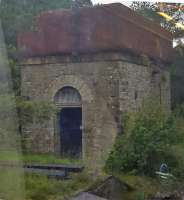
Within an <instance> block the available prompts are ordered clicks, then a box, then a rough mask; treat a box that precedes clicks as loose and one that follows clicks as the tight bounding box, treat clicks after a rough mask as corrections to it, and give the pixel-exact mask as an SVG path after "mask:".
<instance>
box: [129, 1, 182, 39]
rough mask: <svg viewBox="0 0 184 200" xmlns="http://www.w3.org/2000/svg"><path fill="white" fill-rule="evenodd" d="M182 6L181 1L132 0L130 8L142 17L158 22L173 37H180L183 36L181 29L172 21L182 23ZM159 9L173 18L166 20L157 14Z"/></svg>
mask: <svg viewBox="0 0 184 200" xmlns="http://www.w3.org/2000/svg"><path fill="white" fill-rule="evenodd" d="M182 6H183V4H182V3H150V2H133V3H132V5H131V8H132V9H133V10H135V11H136V12H138V13H139V14H141V15H143V16H144V17H146V18H148V19H150V20H152V21H154V22H156V23H157V24H160V25H161V26H162V27H163V28H165V29H166V30H168V31H170V32H171V33H173V34H174V37H181V36H183V30H181V29H179V28H177V27H176V26H175V23H174V22H180V23H182V21H183V13H184V10H183V9H182ZM180 8H181V9H180ZM161 11H162V12H164V13H166V14H168V15H169V16H171V17H172V18H173V20H171V21H167V20H165V19H164V18H162V17H161V16H159V15H158V13H157V12H161Z"/></svg>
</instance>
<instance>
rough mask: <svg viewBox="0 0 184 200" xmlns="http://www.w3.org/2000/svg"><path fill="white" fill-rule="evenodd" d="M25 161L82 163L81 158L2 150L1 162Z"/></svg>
mask: <svg viewBox="0 0 184 200" xmlns="http://www.w3.org/2000/svg"><path fill="white" fill-rule="evenodd" d="M1 161H3V162H19V161H20V162H23V163H39V164H66V165H69V164H82V160H81V159H72V158H61V157H57V156H55V155H52V154H32V153H26V154H21V153H20V154H18V153H17V152H13V151H1V152H0V162H1Z"/></svg>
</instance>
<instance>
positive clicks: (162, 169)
mask: <svg viewBox="0 0 184 200" xmlns="http://www.w3.org/2000/svg"><path fill="white" fill-rule="evenodd" d="M160 172H162V173H168V172H169V170H168V166H167V164H165V163H162V164H161V166H160Z"/></svg>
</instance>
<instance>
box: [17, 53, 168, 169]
mask: <svg viewBox="0 0 184 200" xmlns="http://www.w3.org/2000/svg"><path fill="white" fill-rule="evenodd" d="M21 65H22V67H21V70H22V95H23V96H28V97H29V98H30V99H31V100H45V101H53V100H54V96H55V94H56V92H57V91H58V90H59V89H61V88H63V87H65V86H72V87H74V88H76V89H77V90H78V91H79V93H80V95H81V97H82V118H83V119H82V121H83V122H82V123H83V133H82V134H83V151H82V153H83V159H84V160H85V161H86V163H87V165H88V166H94V165H95V166H96V167H97V168H98V167H99V166H102V165H103V163H104V160H105V158H106V156H107V154H108V152H109V151H110V150H111V147H112V145H113V143H114V140H115V137H116V135H117V133H118V131H119V127H120V119H121V115H122V114H123V113H124V112H126V111H128V110H136V109H137V108H138V107H139V106H140V104H141V102H142V100H143V99H144V98H147V97H148V96H149V95H150V94H151V95H153V96H154V97H157V98H158V99H159V100H160V101H162V102H163V103H164V104H165V106H166V107H167V109H168V110H169V108H170V86H169V73H168V72H167V70H166V67H165V68H164V69H163V68H161V67H159V66H155V65H151V64H149V65H143V64H141V62H140V60H139V59H135V58H133V57H131V56H128V55H124V54H122V53H121V54H120V53H106V54H97V55H83V56H75V57H74V56H60V57H50V58H49V57H48V58H32V59H27V60H24V61H22V63H21ZM162 67H163V66H162ZM55 127H56V125H55V120H54V119H53V120H51V121H50V122H49V123H47V124H43V125H42V126H40V125H39V124H37V125H36V124H33V125H31V126H29V127H25V128H24V134H25V136H26V138H27V140H28V141H29V144H30V146H29V149H30V150H31V151H34V152H56V153H57V152H58V149H59V135H58V132H57V131H56V128H55Z"/></svg>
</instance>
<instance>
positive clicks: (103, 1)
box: [92, 0, 184, 6]
mask: <svg viewBox="0 0 184 200" xmlns="http://www.w3.org/2000/svg"><path fill="white" fill-rule="evenodd" d="M136 1H141V0H136ZM146 1H149V2H172V3H184V0H146ZM92 2H93V4H97V3H99V4H108V3H117V2H120V3H123V4H125V5H127V6H128V5H130V4H131V2H132V1H131V0H126V1H125V0H92Z"/></svg>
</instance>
